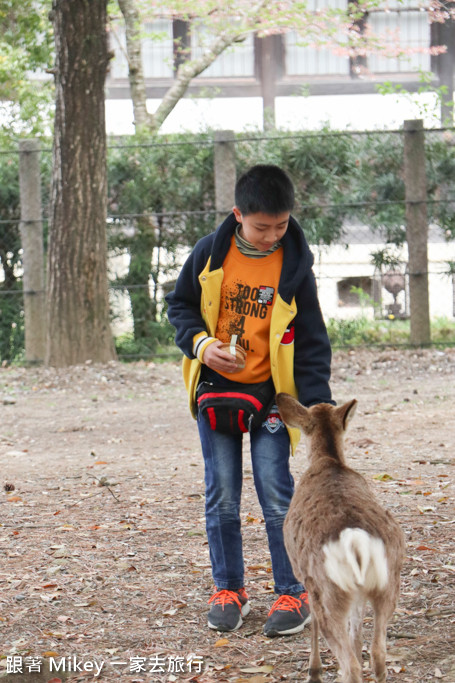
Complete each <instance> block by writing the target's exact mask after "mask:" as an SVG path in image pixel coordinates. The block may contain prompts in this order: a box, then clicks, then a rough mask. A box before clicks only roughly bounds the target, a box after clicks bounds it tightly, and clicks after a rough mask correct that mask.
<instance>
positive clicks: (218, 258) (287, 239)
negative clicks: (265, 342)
mask: <svg viewBox="0 0 455 683" xmlns="http://www.w3.org/2000/svg"><path fill="white" fill-rule="evenodd" d="M237 225H239V224H238V223H237V220H236V218H235V216H234V214H233V213H231V214H230V215H229V216H228V217H227V218H226V219H225V220H224V221H223V222H222V223H221V225H219V226H218V228H217V229H216V231H215V232H214V233H213V242H212V250H211V259H210V270H217V269H218V268H221V267H222V265H223V261H224V259H225V258H226V255H227V253H228V251H229V248H230V246H231V238H232V235H233V234H234V231H235V228H236V227H237ZM281 244H282V246H283V268H282V271H281V279H280V283H279V286H278V292H279V294H280V296H281V297H282V299H283V300H284V301H286V302H287V303H290V302H291V301H292V298H293V296H294V294H295V292H296V291H297V289H298V287H299V285H300V283H301V282H302V281H303V280H304V278H305V277H306V276H307V275H308V273H309V271H310V270H311V268H312V266H313V262H314V258H313V254H312V253H311V251H310V248H309V246H308V242H307V241H306V238H305V235H304V234H303V230H302V228H301V227H300V225H299V224H298V222H297V221H296V220H295V218H293V216H291V217H290V219H289V225H288V229H287V230H286V233H285V234H284V236H283V237H282V238H281Z"/></svg>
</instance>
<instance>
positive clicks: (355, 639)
mask: <svg viewBox="0 0 455 683" xmlns="http://www.w3.org/2000/svg"><path fill="white" fill-rule="evenodd" d="M364 613H365V603H364V602H359V603H356V604H354V605H353V606H352V609H351V614H350V617H349V637H350V639H351V645H352V649H353V650H354V652H355V654H356V657H357V659H358V660H359V662H360V666H361V667H363V659H362V647H363V617H364Z"/></svg>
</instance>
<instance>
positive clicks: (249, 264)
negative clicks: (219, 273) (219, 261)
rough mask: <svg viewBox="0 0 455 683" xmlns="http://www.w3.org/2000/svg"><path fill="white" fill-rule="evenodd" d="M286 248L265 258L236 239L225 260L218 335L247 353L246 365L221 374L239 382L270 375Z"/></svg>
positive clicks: (262, 379) (232, 242)
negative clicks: (247, 253) (251, 252)
mask: <svg viewBox="0 0 455 683" xmlns="http://www.w3.org/2000/svg"><path fill="white" fill-rule="evenodd" d="M282 265H283V249H282V248H281V249H277V250H276V251H275V252H273V254H269V255H268V256H264V257H262V258H250V257H249V256H244V255H243V254H242V253H241V252H240V251H239V250H238V248H237V246H236V244H235V237H233V238H232V241H231V248H230V249H229V252H228V254H227V256H226V258H225V260H224V263H223V272H224V277H223V284H222V285H221V302H220V312H219V317H218V324H217V328H216V337H217V338H218V339H220V340H221V341H222V342H230V340H231V336H232V335H233V334H235V335H237V344H240V346H242V347H243V348H244V349H245V351H246V353H247V357H246V365H245V367H244V368H243V369H242V370H240V371H239V372H236V373H220V374H222V375H223V376H225V377H227V378H228V379H230V380H232V381H235V382H244V383H245V384H248V383H251V384H252V383H255V382H263V381H265V380H266V379H268V378H269V377H270V339H269V337H270V319H271V316H272V309H273V304H274V303H275V298H276V295H277V291H278V283H279V281H280V275H281V268H282Z"/></svg>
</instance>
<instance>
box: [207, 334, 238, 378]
mask: <svg viewBox="0 0 455 683" xmlns="http://www.w3.org/2000/svg"><path fill="white" fill-rule="evenodd" d="M221 346H223V342H221V341H220V340H219V339H218V340H217V341H214V342H212V343H211V344H209V345H208V346H207V348H206V349H205V351H204V353H203V355H202V362H203V363H204V364H205V365H207V366H208V367H209V368H211V369H212V370H216V371H217V372H238V371H239V370H240V368H239V366H238V365H237V360H236V358H235V356H233V355H232V354H231V353H229V351H225V350H224V349H222V348H220V347H221Z"/></svg>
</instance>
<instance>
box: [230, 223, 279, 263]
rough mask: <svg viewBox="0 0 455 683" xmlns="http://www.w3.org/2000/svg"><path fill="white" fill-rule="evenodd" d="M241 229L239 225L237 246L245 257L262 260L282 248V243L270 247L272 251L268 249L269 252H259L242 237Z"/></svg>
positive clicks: (236, 233)
mask: <svg viewBox="0 0 455 683" xmlns="http://www.w3.org/2000/svg"><path fill="white" fill-rule="evenodd" d="M240 227H241V226H240V225H237V227H236V229H235V244H236V247H237V249H238V250H239V251H240V253H241V254H243V255H244V256H249V257H250V258H262V257H263V256H270V254H273V252H274V251H276V250H277V249H279V248H280V247H281V242H276V243H275V244H274V245H273V246H271V247H270V249H267V251H259V249H256V247H254V246H253V245H252V244H251V242H248V241H247V240H246V239H244V238H243V237H241V236H240Z"/></svg>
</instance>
